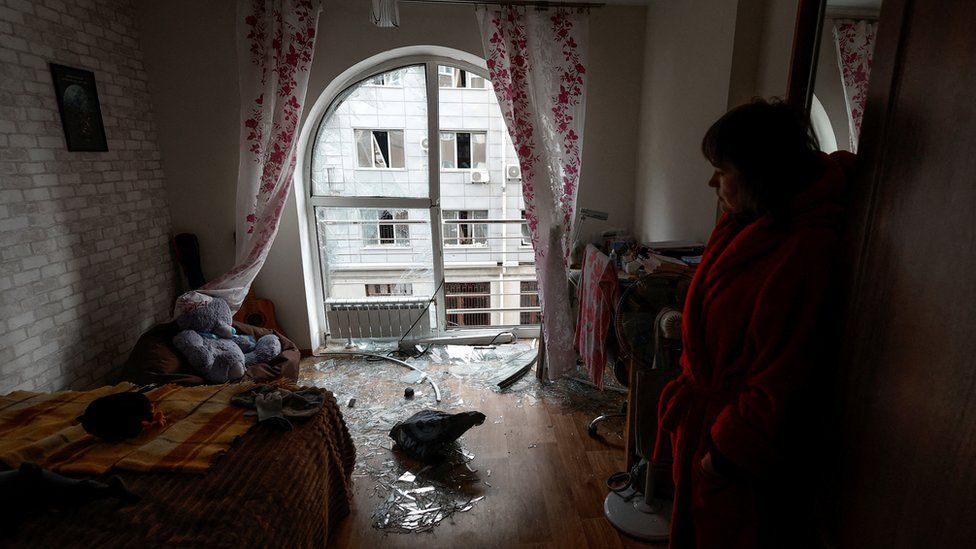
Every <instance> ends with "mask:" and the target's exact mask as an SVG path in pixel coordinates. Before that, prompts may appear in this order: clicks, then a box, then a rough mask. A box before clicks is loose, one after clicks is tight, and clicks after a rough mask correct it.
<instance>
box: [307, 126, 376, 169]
mask: <svg viewBox="0 0 976 549" xmlns="http://www.w3.org/2000/svg"><path fill="white" fill-rule="evenodd" d="M355 136H356V152H357V158H358V162H357V164H356V165H357V166H359V167H361V168H372V167H373V132H371V131H369V130H355ZM312 162H313V163H314V162H315V159H314V158H313V159H312Z"/></svg>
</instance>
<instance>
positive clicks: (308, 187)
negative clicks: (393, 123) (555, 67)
mask: <svg viewBox="0 0 976 549" xmlns="http://www.w3.org/2000/svg"><path fill="white" fill-rule="evenodd" d="M439 65H444V66H451V67H454V68H461V69H463V70H465V71H466V72H468V73H470V74H473V75H477V76H479V77H481V78H483V79H484V80H485V87H484V88H440V86H439V80H438V66H439ZM411 66H422V67H424V70H425V77H426V84H427V90H426V91H427V93H426V97H427V140H428V142H429V143H430V144H431V146H429V147H428V149H427V158H428V162H427V170H428V181H427V182H428V188H429V193H428V196H424V197H388V196H341V195H328V194H318V195H316V194H313V191H314V190H315V188H314V186H313V185H312V164H313V161H312V153H313V151H314V144H315V143H316V141H317V139H318V136H319V133H320V132H321V131H322V130H323V129H324V124H323V121H324V120H325V119H326V117H327V116H329V115H330V114H331V113H332V111H333V108H334V105H335V104H336V103H337V102H339V101H342V100H344V96H345V93H346V92H347V91H348V90H350V89H352V88H353V87H354V86H356V85H357V84H360V83H363V81H364V80H366V79H368V78H371V77H373V76H376V75H377V74H380V73H384V72H389V71H392V70H396V69H404V68H407V67H411ZM488 80H489V77H488V70H487V67H486V64H485V60H484V59H482V58H479V57H478V56H475V55H473V54H470V53H468V52H464V51H461V50H456V49H451V48H446V47H441V46H410V47H403V48H397V49H393V50H389V51H386V52H383V53H380V54H377V55H374V56H373V57H370V58H368V59H365V60H363V61H361V62H359V63H358V64H356V65H354V66H352V67H350V68H348V69H346V70H345V71H343V72H342V73H341V74H340V75H339V76H338V77H336V78H335V79H334V80H332V81H331V82H330V83H329V84H328V85H327V86H326V87H325V89H324V90H322V91H321V92H320V93H319V96H318V99H316V100H315V102H314V104H312V105H311V109H310V111H309V115H308V117H307V119H306V120H305V122H304V123H303V124H302V126H301V130H300V131H301V134H300V136H299V141H298V151H297V152H298V162H299V166H298V167H297V168H296V175H295V180H296V181H295V182H296V190H300V192H298V193H296V196H297V200H298V206H299V211H300V213H301V214H302V216H303V219H302V223H301V224H300V227H299V233H300V237H301V242H302V244H301V246H302V268H303V275H304V279H305V283H306V294H307V301H306V303H307V305H308V313H309V327H310V339H311V345H312V348H313V349H318V348H320V346H321V345H323V344H324V343H325V342H326V337H327V335H328V331H327V326H328V323H327V319H326V311H325V307H323V305H322V304H323V303H325V298H326V291H325V288H326V287H328V284H329V280H328V274H327V272H324V271H326V269H325V265H324V263H323V257H322V256H321V255H320V250H319V249H318V247H317V245H316V244H315V242H316V237H317V235H318V232H317V227H316V218H315V209H316V208H319V207H327V208H336V207H354V208H383V207H393V208H406V209H429V211H430V219H429V223H430V233H431V234H430V240H431V241H432V242H443V234H442V227H443V224H442V223H441V215H440V206H439V204H440V180H441V178H440V172H441V171H442V170H441V168H440V149H439V147H435V146H433V144H434V143H437V142H438V141H439V138H440V136H439V132H440V129H441V128H440V116H439V107H440V91H441V90H442V89H447V90H455V89H469V90H476V91H482V92H486V93H493V92H492V89H493V88H492V87H491V86H490V85H488ZM372 87H374V88H375V87H379V86H372ZM363 129H374V128H363ZM393 129H400V128H393ZM488 133H490V132H488ZM487 141H488V136H487V135H486V150H488V148H489V147H487V145H488V143H487ZM406 162H407V161H406V159H405V163H406ZM357 164H358V161H357ZM355 169H357V170H380V171H394V170H399V169H398V168H359V167H356V168H355ZM458 171H470V170H467V169H464V170H458ZM432 248H433V250H432V254H433V270H434V280H444V254H445V250H444V246H443V244H442V245H439V246H432ZM434 302H435V304H434V306H435V311H436V312H437V314H436V327H435V330H436V331H437V332H443V330H444V329H445V322H446V320H445V317H446V314H445V310H446V309H445V304H444V290H443V288H441V289H439V290H438V291H437V292H436V294H435V295H434ZM508 328H509V329H511V330H513V331H514V332H515V333H517V334H518V335H519V337H538V335H539V333H540V330H539V327H538V326H528V327H527V326H519V325H510V326H508Z"/></svg>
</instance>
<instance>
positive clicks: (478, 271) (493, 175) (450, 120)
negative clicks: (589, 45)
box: [438, 67, 536, 326]
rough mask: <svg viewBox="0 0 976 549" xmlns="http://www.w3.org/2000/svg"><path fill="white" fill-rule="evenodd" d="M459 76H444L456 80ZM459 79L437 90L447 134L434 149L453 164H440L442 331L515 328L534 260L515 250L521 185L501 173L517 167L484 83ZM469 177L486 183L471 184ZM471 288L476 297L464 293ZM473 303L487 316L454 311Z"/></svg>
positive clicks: (518, 241)
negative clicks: (523, 284)
mask: <svg viewBox="0 0 976 549" xmlns="http://www.w3.org/2000/svg"><path fill="white" fill-rule="evenodd" d="M451 68H452V69H456V68H455V67H451ZM438 72H439V73H441V74H443V73H446V72H448V71H447V68H446V67H445V68H444V69H438ZM458 73H460V70H453V71H451V75H452V76H454V77H455V78H456V76H457V74H458ZM465 80H466V81H465V82H463V83H464V85H465V86H466V87H465V88H462V89H456V88H453V87H442V88H441V89H440V90H439V93H438V97H439V104H438V122H439V124H440V129H441V133H443V134H453V135H448V136H447V137H446V139H450V143H449V146H444V147H443V148H442V149H441V150H443V151H444V152H445V154H444V157H445V158H449V159H450V160H452V162H449V163H448V164H446V165H445V164H442V166H441V168H442V169H441V172H440V190H441V208H442V212H443V221H444V223H442V231H443V234H444V277H445V288H448V285H450V290H449V291H448V295H449V296H450V299H449V300H450V301H451V303H447V301H449V300H445V304H446V305H447V308H448V311H446V314H448V315H449V320H450V322H449V325H450V324H451V323H453V324H456V325H459V326H476V325H479V326H484V325H488V326H504V325H508V326H513V325H518V324H519V323H520V321H521V314H520V313H521V312H522V311H521V308H522V307H521V297H522V296H521V289H520V282H522V281H532V280H535V277H536V274H535V266H534V253H533V252H532V249H531V248H527V247H523V246H522V245H521V244H522V219H521V215H520V214H521V210H522V209H524V208H525V204H524V203H523V201H522V195H521V192H520V187H521V186H520V185H519V184H518V178H517V177H512V178H509V177H507V174H506V170H505V168H506V166H508V165H516V166H517V165H518V157H517V156H516V154H515V148H514V147H513V146H512V140H511V138H509V136H508V130H507V128H506V126H505V120H504V118H503V117H502V113H501V109H500V108H499V107H498V100H497V99H496V97H495V92H494V90H493V89H492V88H491V86H490V83H489V82H487V81H485V79H484V76H483V75H478V74H473V73H471V72H467V71H465ZM455 155H456V156H455ZM448 166H449V167H448ZM451 168H453V169H451ZM458 168H468V169H467V170H460V169H458ZM473 170H478V171H480V172H486V173H487V176H488V177H474V176H473ZM459 212H464V214H463V215H458V214H459ZM452 220H453V221H454V222H453V223H452V222H451V221H452ZM479 220H487V221H479ZM474 288H477V289H478V290H479V292H478V293H479V294H480V295H470V293H468V292H467V290H472V289H474ZM462 294H464V295H462ZM452 303H453V305H454V306H452ZM475 304H479V307H477V308H480V309H490V310H488V311H485V310H482V311H480V312H477V313H475V312H465V311H459V309H465V308H467V309H470V308H472V307H474V306H475Z"/></svg>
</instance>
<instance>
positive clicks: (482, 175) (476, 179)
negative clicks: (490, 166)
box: [471, 170, 488, 183]
mask: <svg viewBox="0 0 976 549" xmlns="http://www.w3.org/2000/svg"><path fill="white" fill-rule="evenodd" d="M471 182H472V183H487V182H488V172H487V171H486V170H474V171H472V172H471Z"/></svg>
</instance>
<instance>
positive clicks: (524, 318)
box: [519, 280, 542, 325]
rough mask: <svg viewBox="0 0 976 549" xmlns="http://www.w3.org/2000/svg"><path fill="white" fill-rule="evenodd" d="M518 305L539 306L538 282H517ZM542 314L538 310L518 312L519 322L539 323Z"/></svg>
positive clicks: (523, 323)
mask: <svg viewBox="0 0 976 549" xmlns="http://www.w3.org/2000/svg"><path fill="white" fill-rule="evenodd" d="M519 290H520V291H519V294H520V295H519V307H538V306H539V283H538V282H536V281H535V280H523V281H521V282H519ZM541 323H542V314H541V313H539V311H522V312H520V313H519V324H522V325H525V324H541Z"/></svg>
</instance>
